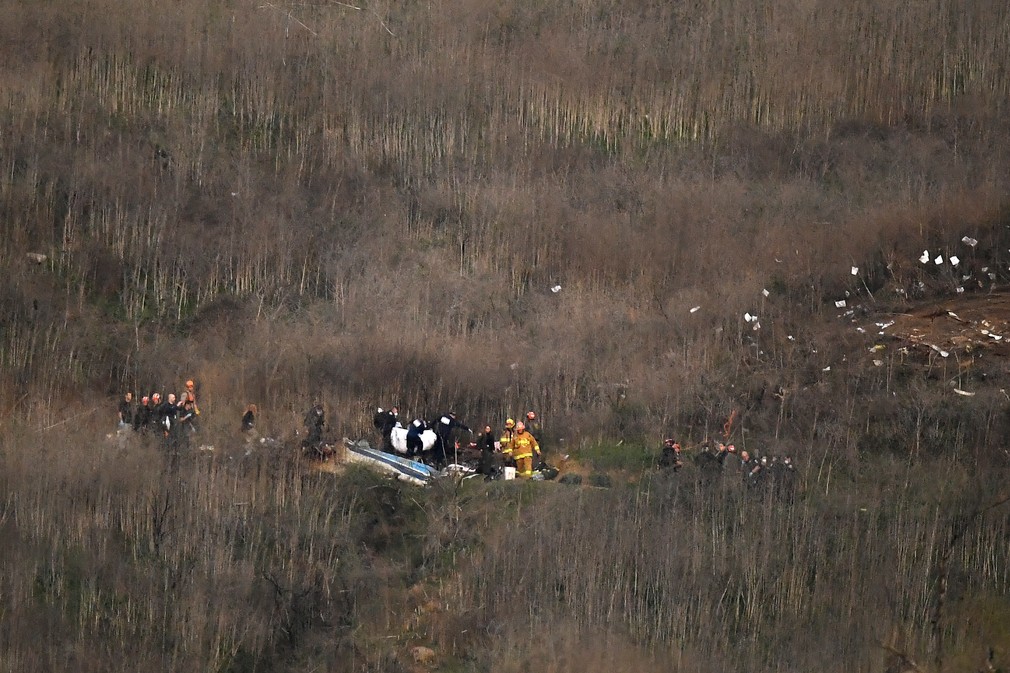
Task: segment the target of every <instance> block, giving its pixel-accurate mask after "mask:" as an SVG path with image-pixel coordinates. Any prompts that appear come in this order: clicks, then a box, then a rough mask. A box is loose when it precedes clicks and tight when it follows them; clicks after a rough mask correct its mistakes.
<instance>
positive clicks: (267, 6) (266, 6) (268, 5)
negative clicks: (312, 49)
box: [257, 2, 319, 37]
mask: <svg viewBox="0 0 1010 673" xmlns="http://www.w3.org/2000/svg"><path fill="white" fill-rule="evenodd" d="M257 9H275V10H277V11H278V12H283V13H285V14H287V17H288V19H289V20H291V21H294V22H295V23H297V24H298V25H299V26H301V27H302V28H304V29H305V30H307V31H309V32H310V33H312V35H313V36H314V37H319V33H317V32H316V31H314V30H312V29H311V28H309V27H308V26H306V25H305V24H304V23H302V22H301V21H300V20H299V19H298V17H297V16H295V15H294V14H292V13H291V10H290V9H289V10H284V9H281V8H280V7H278V6H276V5H274V4H272V3H269V2H267V3H264V4H262V5H260V6H259V7H257Z"/></svg>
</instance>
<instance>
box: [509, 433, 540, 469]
mask: <svg viewBox="0 0 1010 673" xmlns="http://www.w3.org/2000/svg"><path fill="white" fill-rule="evenodd" d="M533 454H536V455H537V458H539V457H540V445H539V444H538V443H537V438H536V437H534V436H533V435H532V434H530V433H528V432H526V425H525V424H524V423H516V432H515V434H514V435H512V457H513V458H515V461H516V474H517V475H519V476H520V477H532V476H533Z"/></svg>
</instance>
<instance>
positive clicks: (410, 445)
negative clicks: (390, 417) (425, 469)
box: [407, 418, 428, 457]
mask: <svg viewBox="0 0 1010 673" xmlns="http://www.w3.org/2000/svg"><path fill="white" fill-rule="evenodd" d="M427 429H428V424H427V423H426V422H424V421H422V420H421V419H419V418H415V419H414V420H413V421H411V423H410V427H408V428H407V455H408V456H411V457H412V456H416V455H418V454H419V453H421V451H422V450H423V449H424V443H423V442H422V441H421V433H422V432H424V431H425V430H427Z"/></svg>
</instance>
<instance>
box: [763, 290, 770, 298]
mask: <svg viewBox="0 0 1010 673" xmlns="http://www.w3.org/2000/svg"><path fill="white" fill-rule="evenodd" d="M761 294H763V295H764V296H766V297H767V296H768V295H770V294H771V292H769V291H768V290H761Z"/></svg>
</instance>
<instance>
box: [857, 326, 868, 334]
mask: <svg viewBox="0 0 1010 673" xmlns="http://www.w3.org/2000/svg"><path fill="white" fill-rule="evenodd" d="M856 331H857V332H859V333H860V334H866V330H865V329H863V328H862V327H857V328H856Z"/></svg>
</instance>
